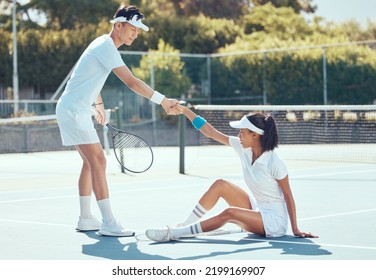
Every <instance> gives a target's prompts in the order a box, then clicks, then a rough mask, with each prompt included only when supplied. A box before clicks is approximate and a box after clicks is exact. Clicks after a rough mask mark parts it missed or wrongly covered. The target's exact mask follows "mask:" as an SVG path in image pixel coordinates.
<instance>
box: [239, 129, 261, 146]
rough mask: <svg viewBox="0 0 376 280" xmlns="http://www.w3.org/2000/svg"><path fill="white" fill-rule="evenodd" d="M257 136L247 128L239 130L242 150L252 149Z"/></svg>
mask: <svg viewBox="0 0 376 280" xmlns="http://www.w3.org/2000/svg"><path fill="white" fill-rule="evenodd" d="M258 138H259V135H258V134H257V133H256V132H253V131H251V130H249V129H247V128H241V129H240V131H239V139H240V143H241V144H242V146H243V148H250V147H254V145H255V143H256V141H258V140H259V139H258Z"/></svg>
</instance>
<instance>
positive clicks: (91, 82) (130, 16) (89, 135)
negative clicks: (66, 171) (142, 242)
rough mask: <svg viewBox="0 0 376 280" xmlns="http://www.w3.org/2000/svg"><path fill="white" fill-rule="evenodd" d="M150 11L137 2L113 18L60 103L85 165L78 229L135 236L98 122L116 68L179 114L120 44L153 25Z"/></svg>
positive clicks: (63, 126)
mask: <svg viewBox="0 0 376 280" xmlns="http://www.w3.org/2000/svg"><path fill="white" fill-rule="evenodd" d="M143 18H144V15H143V14H142V13H141V12H140V11H139V10H138V9H137V8H136V7H134V6H123V7H120V8H119V9H118V10H117V11H116V13H115V15H114V18H113V19H112V20H111V21H110V22H111V23H112V24H113V26H112V30H111V32H110V34H106V35H102V36H100V37H98V38H96V39H95V40H94V41H93V42H92V43H91V44H90V45H89V46H88V47H87V48H86V50H85V51H84V53H83V54H82V55H81V57H80V59H79V60H78V62H77V64H76V66H75V68H74V71H73V73H72V76H71V78H70V79H69V81H68V83H67V85H66V88H65V90H64V92H63V94H62V96H61V98H60V99H59V101H58V104H57V107H56V116H57V121H58V125H59V129H60V134H61V138H62V142H63V145H64V146H75V147H76V149H77V151H78V152H79V154H80V156H81V158H82V160H83V165H82V169H81V174H80V177H79V180H78V188H79V199H80V216H79V220H78V225H77V230H79V231H89V230H99V233H100V234H102V235H107V236H132V235H134V232H133V231H131V230H128V229H126V228H124V226H123V225H122V224H121V223H120V222H119V221H118V220H117V219H116V218H115V217H114V215H113V213H112V210H111V205H110V200H109V191H108V185H107V180H106V158H105V155H104V152H103V149H102V146H101V143H100V141H99V137H98V134H97V132H96V130H95V128H94V123H93V121H92V108H93V107H92V106H93V104H94V106H95V110H96V112H97V114H96V116H95V118H96V120H97V121H98V122H99V123H100V124H102V125H105V123H106V120H105V107H104V104H103V100H102V97H101V95H100V91H101V90H102V88H103V85H104V83H105V81H106V79H107V77H108V75H109V74H110V73H111V71H112V72H114V73H115V74H116V76H118V78H119V79H120V80H122V81H123V82H124V83H125V84H126V85H127V86H128V87H129V88H130V89H131V90H133V91H134V92H135V93H137V94H139V95H140V96H143V97H145V98H148V99H150V100H151V101H152V102H154V103H156V104H160V105H162V107H163V109H164V110H165V112H166V113H171V114H173V113H174V109H173V108H172V107H174V106H175V105H177V104H178V103H179V102H178V101H177V100H175V99H167V98H165V96H164V95H162V94H161V93H159V92H157V91H154V90H153V89H151V88H150V87H149V86H148V85H147V84H146V83H145V82H143V81H141V80H139V79H137V78H136V77H134V76H133V74H132V73H131V71H130V70H129V68H128V67H127V66H126V65H125V63H124V61H123V60H122V58H121V55H120V53H119V51H118V48H119V47H120V46H121V45H123V44H125V45H127V46H130V45H131V44H132V43H133V41H134V40H135V39H136V38H137V35H138V33H139V31H140V30H141V29H142V30H144V31H148V30H149V28H148V27H147V26H146V25H145V24H143V23H142V21H141V20H142V19H143ZM92 192H94V194H95V197H96V200H97V203H98V206H99V209H100V212H101V214H102V222H100V221H99V220H97V219H96V218H95V217H94V216H93V215H92V213H91V209H90V201H91V195H92Z"/></svg>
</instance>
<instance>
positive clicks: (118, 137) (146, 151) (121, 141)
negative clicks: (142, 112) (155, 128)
mask: <svg viewBox="0 0 376 280" xmlns="http://www.w3.org/2000/svg"><path fill="white" fill-rule="evenodd" d="M106 126H107V127H108V130H109V131H110V132H111V135H112V143H113V148H114V152H115V156H116V159H117V161H118V162H119V163H120V165H121V167H122V168H124V169H126V170H128V171H130V172H132V173H142V172H145V171H146V170H148V169H149V168H150V167H151V166H152V164H153V160H154V155H153V150H152V149H151V147H150V146H149V144H148V143H146V141H145V140H144V139H142V138H141V137H139V136H137V135H134V134H131V133H128V132H126V131H123V130H121V129H118V128H115V127H113V126H112V125H110V124H109V123H107V124H106Z"/></svg>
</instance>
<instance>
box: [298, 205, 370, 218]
mask: <svg viewBox="0 0 376 280" xmlns="http://www.w3.org/2000/svg"><path fill="white" fill-rule="evenodd" d="M373 211H376V208H374V209H364V210H357V211H350V212H343V213H337V214H330V215H322V216H316V217H310V218H302V219H299V221H309V220H316V219H323V218H331V217H337V216H346V215H352V214H360V213H366V212H373Z"/></svg>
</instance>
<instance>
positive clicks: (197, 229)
mask: <svg viewBox="0 0 376 280" xmlns="http://www.w3.org/2000/svg"><path fill="white" fill-rule="evenodd" d="M178 110H179V111H180V112H181V113H183V114H184V115H185V116H186V117H187V118H188V119H189V120H191V121H192V124H193V126H194V127H195V128H196V129H198V130H200V132H202V133H203V134H204V135H205V136H207V137H208V138H212V139H214V140H216V141H218V142H220V143H222V144H224V145H228V146H231V147H232V148H233V149H234V150H235V151H236V152H237V154H238V155H239V157H240V159H241V163H242V169H243V175H244V180H245V182H246V184H247V186H248V187H249V189H250V191H251V194H252V195H248V194H247V192H245V191H244V190H243V189H241V188H240V187H238V186H236V185H234V184H233V183H231V182H228V181H226V180H223V179H220V180H217V181H215V182H214V183H213V184H212V185H211V186H210V188H209V190H208V191H207V192H206V193H205V194H204V195H203V196H202V197H201V199H200V200H199V202H198V204H197V205H196V206H195V207H194V209H193V211H192V213H191V214H190V215H189V217H188V218H187V219H186V221H185V222H184V223H182V224H180V225H179V226H177V227H173V228H167V229H148V230H147V231H146V236H147V237H148V238H149V239H151V240H154V241H158V242H165V241H170V240H176V239H179V238H180V237H183V236H189V235H195V234H199V233H202V232H208V231H213V230H215V229H218V228H220V227H222V226H223V225H225V224H226V223H234V224H236V225H238V226H239V227H241V228H242V229H244V230H246V231H248V232H252V233H255V234H259V235H262V236H266V237H279V236H283V235H285V234H286V232H287V228H288V221H289V220H290V222H291V228H292V231H293V234H294V235H295V236H299V237H313V238H315V237H318V236H316V235H313V234H312V233H310V232H304V231H300V230H299V228H298V225H297V220H296V208H295V202H294V198H293V195H292V192H291V189H290V184H289V178H288V172H287V168H286V166H285V164H284V162H283V161H282V160H281V159H280V158H279V157H278V155H277V153H276V152H275V151H274V148H276V147H277V146H278V133H277V128H276V124H275V121H274V119H273V117H272V116H267V115H264V114H261V113H256V114H252V115H246V116H244V117H243V118H242V119H241V120H239V121H233V122H230V126H231V127H233V128H237V129H240V132H239V137H234V136H228V135H225V134H223V133H221V132H220V131H218V130H217V129H215V128H214V127H213V126H212V125H210V124H209V123H207V122H206V120H205V119H203V118H201V117H200V116H197V115H196V114H195V113H194V112H193V111H192V110H190V109H189V108H187V107H184V106H180V105H178ZM253 197H254V199H253ZM220 198H223V199H224V200H225V201H226V202H227V203H228V204H229V208H227V209H226V210H224V211H223V212H222V213H220V214H219V215H217V216H215V217H212V218H210V219H207V220H203V221H202V222H198V221H199V220H200V219H201V218H202V217H203V216H204V215H205V213H206V212H207V211H209V210H210V209H212V208H213V207H214V205H215V204H216V203H217V201H218V200H219V199H220Z"/></svg>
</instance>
